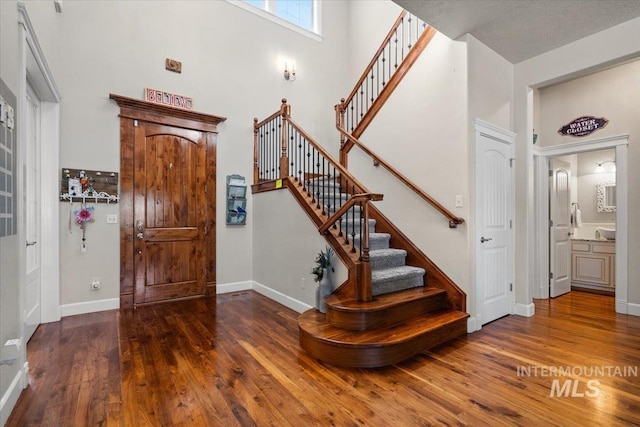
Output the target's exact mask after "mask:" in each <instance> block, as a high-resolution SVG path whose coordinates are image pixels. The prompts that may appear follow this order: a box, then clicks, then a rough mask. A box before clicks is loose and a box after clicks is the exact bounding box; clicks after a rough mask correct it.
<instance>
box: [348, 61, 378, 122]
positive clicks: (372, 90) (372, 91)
mask: <svg viewBox="0 0 640 427" xmlns="http://www.w3.org/2000/svg"><path fill="white" fill-rule="evenodd" d="M374 80H375V78H374V77H373V67H371V103H372V104H373V99H374V98H373V94H374V93H375V88H374V87H373V86H374ZM352 130H353V129H352Z"/></svg>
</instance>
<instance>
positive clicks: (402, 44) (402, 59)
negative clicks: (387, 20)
mask: <svg viewBox="0 0 640 427" xmlns="http://www.w3.org/2000/svg"><path fill="white" fill-rule="evenodd" d="M401 22H402V23H401V24H400V25H402V43H401V46H402V55H401V57H402V58H401V59H400V61H401V62H402V61H404V17H403V18H402V20H401Z"/></svg>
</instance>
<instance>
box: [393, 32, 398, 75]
mask: <svg viewBox="0 0 640 427" xmlns="http://www.w3.org/2000/svg"><path fill="white" fill-rule="evenodd" d="M394 44H395V51H396V63H395V65H394V66H395V68H396V70H397V69H398V28H396V31H395V40H394Z"/></svg>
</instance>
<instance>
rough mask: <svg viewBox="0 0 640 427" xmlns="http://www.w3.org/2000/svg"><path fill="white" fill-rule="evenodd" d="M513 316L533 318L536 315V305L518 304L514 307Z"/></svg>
mask: <svg viewBox="0 0 640 427" xmlns="http://www.w3.org/2000/svg"><path fill="white" fill-rule="evenodd" d="M513 314H517V315H518V316H524V317H531V316H533V315H534V314H536V306H535V304H534V303H529V304H519V303H516V304H514V306H513Z"/></svg>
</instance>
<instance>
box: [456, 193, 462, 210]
mask: <svg viewBox="0 0 640 427" xmlns="http://www.w3.org/2000/svg"><path fill="white" fill-rule="evenodd" d="M461 207H462V196H460V195H457V196H456V208H461Z"/></svg>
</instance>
